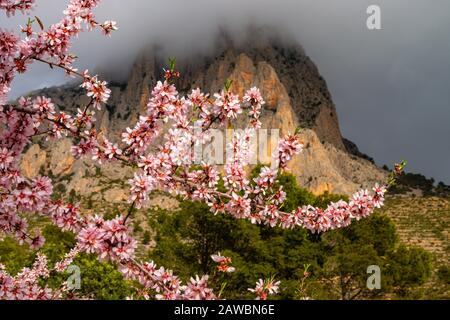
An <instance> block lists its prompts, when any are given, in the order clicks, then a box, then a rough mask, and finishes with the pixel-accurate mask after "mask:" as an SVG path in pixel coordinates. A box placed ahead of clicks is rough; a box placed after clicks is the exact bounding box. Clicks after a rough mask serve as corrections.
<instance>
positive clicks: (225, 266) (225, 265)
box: [211, 252, 236, 272]
mask: <svg viewBox="0 0 450 320" xmlns="http://www.w3.org/2000/svg"><path fill="white" fill-rule="evenodd" d="M211 259H213V261H214V262H216V263H218V266H217V270H219V271H220V272H234V271H236V268H235V267H232V266H230V264H231V258H230V257H225V256H221V255H220V252H219V253H217V254H213V255H212V256H211Z"/></svg>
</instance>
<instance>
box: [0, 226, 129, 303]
mask: <svg viewBox="0 0 450 320" xmlns="http://www.w3.org/2000/svg"><path fill="white" fill-rule="evenodd" d="M42 233H43V235H44V237H45V238H46V242H45V244H44V246H43V248H42V249H41V250H40V252H42V253H44V254H45V255H46V256H47V257H48V259H49V265H50V267H52V266H53V265H54V263H56V262H57V261H60V260H61V259H62V258H63V257H64V254H65V253H67V252H68V251H69V250H70V249H71V248H73V247H74V245H75V242H76V241H75V239H74V236H73V234H71V233H67V232H62V231H60V229H58V228H57V227H55V226H51V225H47V226H45V227H44V228H43V232H42ZM35 257H36V252H35V251H32V250H30V249H29V248H28V246H26V245H19V244H18V243H17V242H16V241H15V240H13V239H11V238H5V239H4V241H0V263H2V264H4V265H5V267H6V270H7V271H8V272H9V273H10V274H12V275H15V274H17V273H18V272H19V271H20V270H21V269H22V268H23V267H30V266H31V265H32V264H33V262H34V261H35ZM73 264H74V265H76V266H78V267H79V268H80V272H81V288H80V290H78V291H76V293H77V294H79V295H80V296H89V297H92V298H94V299H106V300H115V299H124V298H126V297H127V296H129V295H131V293H132V291H131V286H130V284H129V283H128V282H127V281H125V280H124V279H123V277H122V274H121V273H120V272H119V271H118V270H117V267H116V266H115V265H113V264H111V263H106V262H99V261H98V260H97V259H96V257H95V256H93V255H86V254H81V255H79V256H78V257H77V258H76V259H75V260H74V262H73ZM69 276H70V274H67V273H62V274H56V273H54V272H53V273H52V275H51V277H50V278H49V279H46V280H43V283H46V284H47V285H49V287H51V288H58V287H60V285H61V283H62V282H64V281H66V280H67V279H68V277H69Z"/></svg>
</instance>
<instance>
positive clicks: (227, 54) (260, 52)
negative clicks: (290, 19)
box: [24, 27, 385, 199]
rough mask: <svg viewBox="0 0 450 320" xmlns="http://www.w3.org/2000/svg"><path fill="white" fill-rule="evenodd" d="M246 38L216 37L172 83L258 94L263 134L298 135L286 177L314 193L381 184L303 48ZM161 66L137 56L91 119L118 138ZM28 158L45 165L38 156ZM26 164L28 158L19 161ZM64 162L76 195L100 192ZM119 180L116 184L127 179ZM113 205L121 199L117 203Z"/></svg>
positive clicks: (70, 100) (58, 97)
mask: <svg viewBox="0 0 450 320" xmlns="http://www.w3.org/2000/svg"><path fill="white" fill-rule="evenodd" d="M249 34H251V35H252V36H251V37H248V36H243V37H242V39H238V40H233V39H232V38H231V37H230V36H229V35H228V34H227V33H225V32H222V33H220V34H219V36H218V37H217V40H216V41H217V42H218V43H217V46H216V48H217V49H216V51H215V52H214V53H208V54H204V55H203V56H198V55H196V56H191V57H187V58H183V59H178V61H177V62H178V68H179V69H180V71H181V73H182V77H181V78H180V79H179V80H178V82H177V88H178V90H179V91H180V92H181V93H187V92H189V91H190V90H192V89H195V88H197V87H199V88H201V89H202V90H203V91H204V92H207V93H214V92H217V91H219V90H221V89H222V88H223V85H224V83H225V82H226V80H227V79H231V80H233V86H232V90H233V91H234V92H236V93H238V94H239V95H241V96H242V95H243V93H244V92H245V90H247V89H249V88H250V87H253V86H257V87H259V88H260V90H261V93H262V95H263V97H264V99H265V101H266V105H265V108H264V111H263V114H262V123H263V128H268V129H275V128H278V129H280V130H281V133H282V134H284V133H287V132H293V131H294V130H295V128H297V127H301V128H302V129H303V133H302V135H303V137H302V138H303V140H304V142H305V146H306V148H305V152H304V153H303V154H302V155H301V156H299V157H297V158H296V159H295V160H294V161H293V162H292V163H291V166H290V170H291V171H292V172H293V173H294V174H295V175H296V176H297V178H298V180H299V183H300V184H301V185H303V186H305V187H307V188H309V189H310V190H312V191H313V192H314V193H323V192H325V191H328V192H333V193H342V194H350V193H353V192H354V191H356V189H358V188H360V187H367V186H369V185H371V184H373V183H374V182H375V181H383V179H384V178H385V172H384V171H383V170H381V169H379V168H377V167H376V166H375V165H374V164H373V163H372V162H370V161H369V160H368V159H367V158H365V157H363V156H362V154H361V153H360V152H359V151H358V148H357V147H356V146H355V145H354V144H352V143H350V142H348V141H347V140H344V139H343V137H342V135H341V132H340V128H339V121H338V117H337V113H336V108H335V105H334V103H333V101H332V97H331V94H330V92H329V90H328V88H327V85H326V82H325V80H324V79H323V78H322V76H321V75H320V73H319V71H318V68H317V67H316V65H315V64H314V63H313V62H312V61H311V59H310V58H309V57H308V56H307V55H306V54H305V51H304V50H303V48H302V47H301V46H300V45H299V44H297V43H295V42H292V40H289V39H286V38H283V39H282V38H281V37H279V36H277V34H276V33H270V32H265V29H261V28H256V27H255V28H254V29H251V28H250V29H249ZM166 66H167V56H165V55H164V50H162V49H161V48H160V47H157V46H149V47H147V48H146V49H145V50H143V51H142V52H141V53H140V54H139V55H138V57H137V58H136V60H135V63H134V65H133V67H132V69H131V71H130V74H129V77H128V80H127V81H126V82H125V83H115V82H111V83H110V88H111V90H112V94H111V98H110V100H109V102H108V104H107V105H106V107H105V108H104V110H103V111H102V112H100V113H99V114H98V115H97V119H98V122H99V126H100V129H102V130H103V131H107V132H108V133H109V134H110V135H112V136H114V135H116V137H117V133H119V132H122V131H123V130H124V129H125V128H126V127H127V126H132V125H134V122H135V121H136V120H137V119H138V116H139V114H140V113H143V111H144V110H145V107H146V105H147V102H148V99H149V97H150V93H151V89H152V87H153V86H154V85H155V84H156V81H157V80H159V79H162V69H163V67H166ZM37 94H40V95H41V94H44V95H47V96H50V97H52V98H53V99H54V101H55V103H56V104H57V105H59V106H61V108H63V107H64V106H70V107H71V108H76V107H79V106H80V105H83V104H84V103H86V102H87V101H86V100H87V98H86V97H84V96H83V92H82V90H80V89H79V88H78V86H76V85H74V86H64V87H59V88H50V89H45V90H43V91H41V92H38V93H37ZM58 148H60V149H58ZM61 148H62V149H64V148H66V144H64V143H58V144H57V146H54V147H52V150H53V151H52V152H51V153H53V152H59V153H60V154H66V153H64V152H63V150H62V149H61ZM30 152H34V154H38V156H39V157H41V158H42V157H43V155H42V154H40V153H39V152H40V151H39V150H36V148H35V149H30ZM48 157H50V158H51V157H52V155H51V154H50V155H48ZM48 157H47V158H48ZM32 158H33V157H32V155H28V156H27V155H25V157H24V159H32ZM26 162H27V161H25V163H24V166H25V167H26V168H27V172H38V171H39V169H38V170H36V168H35V170H33V168H30V166H31V167H32V166H33V163H26ZM65 162H66V163H70V164H71V169H70V170H72V173H73V174H74V178H73V179H72V181H71V182H70V184H69V186H70V187H72V188H77V192H79V193H81V194H83V193H91V192H92V189H93V188H94V189H95V190H97V189H98V188H97V187H96V186H95V185H96V183H95V182H92V181H90V182H89V183H87V182H86V179H87V178H86V174H85V173H87V172H90V171H92V170H94V171H95V169H94V165H93V164H92V163H89V162H83V163H78V162H79V161H71V160H69V159H66V160H65ZM36 163H38V162H36ZM46 170H53V169H52V168H46ZM70 170H69V171H68V172H70ZM74 170H75V171H76V172H75V171H74ZM108 170H109V171H110V172H113V173H114V176H116V177H117V176H120V175H121V173H120V172H121V171H120V170H121V169H117V170H119V171H117V170H116V169H108ZM115 170H116V171H115ZM125 172H127V171H126V170H125V171H123V175H122V176H126V174H125ZM74 179H75V180H74ZM81 179H84V180H82V181H84V182H83V186H89V187H81V188H80V187H79V182H80V181H81ZM91 180H92V179H91ZM96 188H97V189H96ZM110 198H111V197H110ZM113 198H118V199H122V197H120V196H117V197H116V196H115V197H113Z"/></svg>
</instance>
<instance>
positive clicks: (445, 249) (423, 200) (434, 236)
mask: <svg viewBox="0 0 450 320" xmlns="http://www.w3.org/2000/svg"><path fill="white" fill-rule="evenodd" d="M383 212H384V213H386V214H387V215H388V216H389V217H391V218H392V219H393V220H394V222H395V224H396V226H397V232H398V234H399V237H400V240H401V241H402V242H403V243H406V244H408V245H414V246H419V247H422V248H424V249H425V250H427V251H429V252H430V253H432V255H433V269H434V271H433V274H432V276H431V277H430V279H429V281H428V282H427V283H426V284H424V285H423V286H422V287H421V288H420V289H421V290H422V292H421V293H420V297H423V298H433V297H437V298H444V299H450V283H449V279H448V270H449V268H450V238H449V231H450V230H449V229H450V198H448V197H447V198H441V197H410V196H396V197H392V198H390V199H388V200H387V203H386V206H385V207H384V209H383ZM443 270H447V273H446V274H447V275H446V276H444V278H443V277H442V273H443V272H445V271H443Z"/></svg>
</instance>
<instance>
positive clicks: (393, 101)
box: [0, 0, 450, 183]
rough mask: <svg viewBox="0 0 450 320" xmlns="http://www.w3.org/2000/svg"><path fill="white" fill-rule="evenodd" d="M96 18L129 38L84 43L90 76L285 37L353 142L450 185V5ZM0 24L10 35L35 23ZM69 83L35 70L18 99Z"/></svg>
mask: <svg viewBox="0 0 450 320" xmlns="http://www.w3.org/2000/svg"><path fill="white" fill-rule="evenodd" d="M65 2H66V1H62V0H60V1H55V0H37V3H38V7H37V8H36V10H35V12H34V13H33V14H36V15H38V16H39V17H40V18H41V19H42V20H43V22H44V24H45V25H48V24H50V23H53V22H56V21H57V20H58V18H59V17H60V15H61V13H60V12H61V11H62V10H63V9H64V6H65ZM371 4H377V5H379V6H380V7H381V22H382V30H375V31H370V30H368V29H367V27H366V19H367V16H368V15H367V14H366V9H367V7H368V6H369V5H371ZM96 14H97V17H98V20H100V21H102V20H106V19H113V20H117V21H118V23H119V28H120V30H119V31H117V32H116V33H114V34H113V37H112V38H108V39H106V38H104V37H102V36H100V35H98V33H91V34H87V33H86V34H83V35H81V37H80V38H79V39H77V40H76V42H75V46H74V48H73V52H74V53H76V54H77V55H78V56H80V60H79V62H78V63H77V66H78V67H79V68H80V69H84V68H88V69H91V70H92V69H95V67H96V66H98V65H99V64H102V63H104V61H107V62H108V64H109V65H114V68H115V69H117V70H120V72H121V73H125V72H124V71H126V70H127V68H128V66H129V65H130V63H131V62H132V60H133V57H134V56H135V54H136V52H137V51H138V50H139V48H140V47H141V46H142V45H143V44H144V43H147V42H152V41H159V42H161V41H163V42H164V44H165V45H167V46H169V47H170V48H171V50H173V52H174V53H175V54H176V53H177V52H180V55H181V52H186V51H190V52H192V50H193V48H197V50H198V51H205V50H208V48H210V47H211V45H212V44H213V38H214V36H215V35H216V32H217V28H218V26H219V25H225V26H227V27H229V28H230V29H231V30H232V31H233V32H234V33H235V34H240V33H241V32H240V30H242V29H243V28H245V26H247V25H248V24H249V23H250V22H252V23H254V22H256V23H260V24H264V25H269V26H273V27H276V28H279V29H280V30H285V31H287V32H289V33H291V34H292V35H294V37H295V38H296V39H298V41H299V42H300V43H301V44H302V46H303V47H304V49H305V51H306V53H307V54H308V55H309V56H310V57H311V58H312V60H313V61H314V62H315V63H316V64H317V66H318V68H319V70H320V72H321V74H322V75H323V76H324V78H325V79H326V81H327V83H328V87H329V89H330V91H331V94H332V96H333V100H334V102H335V104H336V107H337V112H338V115H339V118H340V124H341V129H342V132H343V135H344V136H345V137H347V138H349V139H350V140H352V141H354V142H355V143H356V144H357V145H358V146H359V147H360V149H361V150H362V151H363V152H365V153H367V154H369V155H370V156H372V157H374V159H375V160H376V162H377V163H378V164H380V165H382V164H389V165H391V164H393V163H394V162H395V161H398V160H401V159H407V160H408V161H409V167H408V168H409V171H415V172H420V173H423V174H425V175H427V176H432V177H434V178H435V179H436V180H437V181H441V180H442V181H445V182H446V183H450V1H449V0H433V1H423V0H371V1H366V0H348V1H335V0H309V1H307V0H297V1H288V0H284V1H283V0H276V1H275V0H273V1H266V0H264V1H262V0H251V1H250V0H241V1H233V0H228V1H224V0H217V1H216V0H191V1H185V0H172V1H165V0H152V1H144V0H127V1H124V0H104V1H103V2H102V4H101V6H100V7H99V8H98V9H97V11H96ZM0 19H1V20H0V28H6V29H9V30H12V29H15V28H16V26H17V25H18V24H22V25H23V24H25V22H26V18H24V17H23V16H21V15H17V16H16V17H14V18H12V19H7V18H6V17H5V16H4V15H3V14H0ZM66 80H67V79H66V78H65V77H64V75H63V74H62V73H60V72H55V71H51V70H50V69H49V68H47V67H45V66H35V67H33V69H32V71H31V72H29V73H27V74H25V75H24V76H20V77H18V78H17V79H16V81H15V83H14V86H15V87H14V90H13V92H12V94H11V97H13V96H17V95H19V94H21V93H24V92H27V91H29V90H31V89H36V88H41V87H45V86H51V85H55V84H61V83H63V82H64V81H66Z"/></svg>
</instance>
